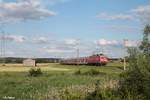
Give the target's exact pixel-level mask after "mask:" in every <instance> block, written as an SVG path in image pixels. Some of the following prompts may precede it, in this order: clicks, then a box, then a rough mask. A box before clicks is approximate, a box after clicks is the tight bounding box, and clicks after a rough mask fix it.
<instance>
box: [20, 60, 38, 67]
mask: <svg viewBox="0 0 150 100" xmlns="http://www.w3.org/2000/svg"><path fill="white" fill-rule="evenodd" d="M23 65H24V66H36V62H35V60H33V59H25V60H23Z"/></svg>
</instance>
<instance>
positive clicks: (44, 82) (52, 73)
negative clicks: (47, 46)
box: [0, 63, 123, 100]
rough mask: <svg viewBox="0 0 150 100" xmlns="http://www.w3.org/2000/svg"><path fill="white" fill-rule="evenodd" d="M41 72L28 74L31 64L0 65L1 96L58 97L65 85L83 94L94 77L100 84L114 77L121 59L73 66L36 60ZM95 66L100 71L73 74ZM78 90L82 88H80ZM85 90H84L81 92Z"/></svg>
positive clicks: (36, 99) (26, 98) (24, 98)
mask: <svg viewBox="0 0 150 100" xmlns="http://www.w3.org/2000/svg"><path fill="white" fill-rule="evenodd" d="M37 67H39V68H41V70H42V72H43V75H42V76H39V77H30V76H29V73H28V71H29V70H30V68H31V67H25V66H23V65H21V64H7V65H6V66H2V65H0V100H1V99H6V98H5V97H14V98H15V99H17V100H18V99H19V100H30V99H31V100H46V98H48V99H47V100H53V99H54V98H56V99H54V100H59V99H60V98H59V97H62V95H61V96H60V94H62V93H64V92H63V90H64V89H68V88H69V90H70V91H72V90H73V91H72V92H75V91H76V92H75V93H77V94H78V93H80V94H83V93H85V91H86V93H87V91H90V90H92V88H93V87H94V85H93V84H95V82H96V81H97V80H100V82H101V83H102V84H103V83H104V82H105V81H107V80H110V79H114V80H117V78H118V76H119V74H120V73H121V72H123V67H122V63H109V64H108V65H107V66H102V67H95V66H84V65H82V66H75V65H59V64H50V63H49V64H38V66H37ZM91 69H96V70H97V71H99V72H101V73H102V74H99V75H84V74H83V75H82V74H80V75H76V74H74V73H75V72H76V71H78V70H80V71H81V73H85V72H87V71H89V70H91ZM79 91H81V92H79ZM83 91H84V92H83Z"/></svg>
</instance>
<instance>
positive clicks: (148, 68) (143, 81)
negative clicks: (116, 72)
mask: <svg viewBox="0 0 150 100" xmlns="http://www.w3.org/2000/svg"><path fill="white" fill-rule="evenodd" d="M119 91H120V92H121V96H122V99H125V98H127V97H130V96H132V98H133V99H134V100H139V99H140V100H148V99H149V98H150V92H149V91H150V57H149V56H146V55H145V54H142V53H138V54H136V53H133V52H132V53H131V54H130V62H129V70H128V71H127V72H125V73H123V74H122V75H121V81H120V89H119ZM129 95H130V96H129Z"/></svg>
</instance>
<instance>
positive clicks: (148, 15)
mask: <svg viewBox="0 0 150 100" xmlns="http://www.w3.org/2000/svg"><path fill="white" fill-rule="evenodd" d="M131 12H133V13H135V15H136V17H138V18H139V19H140V20H141V21H142V22H143V23H144V24H150V5H144V6H139V7H137V8H135V9H133V10H131Z"/></svg>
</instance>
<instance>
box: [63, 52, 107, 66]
mask: <svg viewBox="0 0 150 100" xmlns="http://www.w3.org/2000/svg"><path fill="white" fill-rule="evenodd" d="M108 62H109V60H108V58H107V57H105V56H104V55H102V54H96V55H92V56H89V57H81V58H72V59H63V60H62V61H61V64H65V65H96V66H100V65H106V64H107V63H108Z"/></svg>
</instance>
